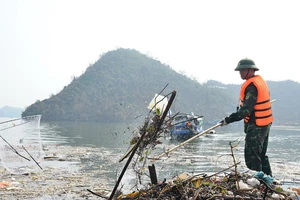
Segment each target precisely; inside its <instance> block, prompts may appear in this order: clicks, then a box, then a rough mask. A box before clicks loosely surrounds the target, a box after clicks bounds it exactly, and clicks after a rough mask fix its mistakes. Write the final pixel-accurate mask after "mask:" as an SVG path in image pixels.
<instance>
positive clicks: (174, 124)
mask: <svg viewBox="0 0 300 200" xmlns="http://www.w3.org/2000/svg"><path fill="white" fill-rule="evenodd" d="M203 120H204V118H203V116H197V115H194V114H193V113H191V114H185V113H178V114H177V115H175V116H173V117H171V121H170V122H171V123H170V126H169V134H170V136H171V139H188V138H190V137H193V136H194V135H197V134H199V133H201V132H202V131H203V127H202V124H203Z"/></svg>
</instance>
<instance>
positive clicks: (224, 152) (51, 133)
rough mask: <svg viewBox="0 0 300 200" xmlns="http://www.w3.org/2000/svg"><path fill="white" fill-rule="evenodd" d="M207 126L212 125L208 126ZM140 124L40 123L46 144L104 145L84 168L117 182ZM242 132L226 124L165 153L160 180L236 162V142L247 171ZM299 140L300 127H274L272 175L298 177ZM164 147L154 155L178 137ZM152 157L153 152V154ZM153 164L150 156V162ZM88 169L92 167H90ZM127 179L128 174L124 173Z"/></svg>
mask: <svg viewBox="0 0 300 200" xmlns="http://www.w3.org/2000/svg"><path fill="white" fill-rule="evenodd" d="M207 128H209V126H207V127H205V125H204V129H207ZM137 129H138V128H137V125H136V124H130V125H128V124H101V123H82V122H42V123H41V136H42V143H43V144H47V143H57V144H62V145H72V146H96V147H101V148H103V154H102V157H97V158H96V157H95V158H92V159H84V158H83V159H82V160H81V161H82V162H85V163H86V164H87V165H86V166H87V167H86V168H90V169H93V170H95V169H99V174H97V176H99V177H102V178H103V179H110V181H109V182H114V181H115V180H116V174H117V173H120V171H121V170H122V168H123V166H124V165H125V162H126V160H125V161H123V162H121V163H119V162H118V160H119V158H121V156H122V155H123V154H124V153H125V151H126V149H127V147H128V146H129V141H130V139H131V138H132V132H133V130H137ZM244 136H245V134H244V133H243V127H242V126H235V125H228V126H226V127H219V128H217V129H216V134H214V135H203V136H201V137H199V138H197V139H195V140H193V141H191V142H190V143H187V144H186V145H184V146H182V147H180V148H178V149H176V150H175V151H173V152H171V153H170V156H169V158H167V157H163V158H162V159H161V160H160V161H156V162H155V163H154V164H155V166H156V171H157V174H158V179H159V180H160V181H161V180H162V179H163V178H167V179H169V178H172V177H174V176H175V175H178V174H179V173H182V172H189V173H195V174H197V173H215V172H218V171H221V170H223V169H225V168H227V167H228V166H231V165H232V164H233V159H232V157H231V156H230V153H231V151H230V145H229V142H234V144H238V145H237V147H236V148H235V149H234V155H235V158H236V159H237V161H238V162H241V164H240V168H239V170H240V171H241V172H243V171H247V170H248V169H247V168H246V167H245V164H244V157H243V151H244ZM299 139H300V129H299V127H287V128H286V127H275V126H274V127H272V130H271V135H270V139H269V148H268V153H267V154H268V155H269V158H270V162H271V165H272V169H273V174H274V176H275V177H276V178H278V179H289V180H291V179H293V180H298V181H300V154H299V153H298V152H299V150H300V145H299V143H298V142H297V141H299ZM161 141H162V142H163V143H162V144H161V145H157V146H156V149H155V150H153V152H152V154H151V155H152V157H155V156H157V155H159V154H161V153H162V152H163V151H164V150H168V149H170V148H172V147H174V146H176V145H178V144H180V143H179V142H177V141H171V140H169V139H164V138H162V139H161ZM151 155H150V156H151ZM151 164H153V163H152V161H151V160H149V165H151ZM86 168H85V170H88V169H86ZM124 179H125V180H127V179H128V177H127V176H125V177H124Z"/></svg>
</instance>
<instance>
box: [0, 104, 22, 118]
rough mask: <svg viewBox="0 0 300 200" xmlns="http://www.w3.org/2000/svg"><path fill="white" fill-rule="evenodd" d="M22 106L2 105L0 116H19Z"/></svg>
mask: <svg viewBox="0 0 300 200" xmlns="http://www.w3.org/2000/svg"><path fill="white" fill-rule="evenodd" d="M22 112H23V109H22V108H14V107H9V106H4V107H2V108H0V117H21V114H22Z"/></svg>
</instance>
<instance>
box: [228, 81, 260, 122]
mask: <svg viewBox="0 0 300 200" xmlns="http://www.w3.org/2000/svg"><path fill="white" fill-rule="evenodd" d="M245 93H246V94H245V98H244V104H243V106H241V107H240V108H239V109H238V111H237V112H235V113H232V114H231V115H229V116H228V117H225V121H226V123H227V124H229V123H232V122H235V121H240V120H242V119H244V118H245V117H246V116H248V115H249V114H250V113H251V112H252V111H253V108H254V105H255V104H256V99H257V89H256V87H255V86H254V85H253V83H251V84H249V86H248V87H247V88H246V90H245Z"/></svg>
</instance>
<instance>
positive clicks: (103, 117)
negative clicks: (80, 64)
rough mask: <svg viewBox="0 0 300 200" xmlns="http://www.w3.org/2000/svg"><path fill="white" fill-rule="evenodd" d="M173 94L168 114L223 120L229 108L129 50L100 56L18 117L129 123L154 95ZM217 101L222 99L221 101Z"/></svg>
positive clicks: (226, 99) (215, 93)
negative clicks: (160, 93) (54, 93)
mask: <svg viewBox="0 0 300 200" xmlns="http://www.w3.org/2000/svg"><path fill="white" fill-rule="evenodd" d="M167 84H168V87H167V88H166V89H165V90H164V91H163V93H162V94H164V95H166V94H168V93H170V92H172V91H173V90H176V91H177V95H176V99H175V101H174V102H173V106H172V111H173V112H178V111H181V112H194V113H195V114H197V115H204V116H205V118H206V119H215V118H220V117H223V115H224V113H226V112H227V110H228V107H230V106H232V105H233V101H232V98H231V96H230V95H228V94H227V93H226V92H225V91H224V90H222V89H220V88H208V87H206V86H203V85H201V84H199V83H198V82H197V81H195V80H191V79H190V78H188V77H186V76H184V75H182V74H179V73H177V72H175V71H174V70H173V69H171V68H170V67H169V66H167V65H165V64H162V63H161V62H160V61H158V60H155V59H153V58H150V57H148V56H146V55H144V54H141V53H139V52H138V51H136V50H133V49H117V50H114V51H109V52H107V53H106V54H104V55H102V56H101V57H100V58H99V60H98V61H97V62H95V63H94V64H93V65H91V66H89V67H88V68H87V69H86V71H85V72H84V73H83V74H82V75H81V76H79V77H77V78H74V79H73V80H72V82H71V83H70V84H69V85H68V86H65V87H64V88H63V90H62V91H61V92H59V93H58V94H56V95H52V96H51V97H50V98H49V99H45V100H43V101H37V102H35V103H34V104H32V105H30V106H28V107H27V108H26V110H25V111H24V112H23V114H22V116H27V115H35V114H42V116H43V117H42V120H63V121H99V122H124V121H132V120H135V118H136V117H137V116H139V115H144V114H146V113H147V112H149V110H148V109H147V106H148V104H149V102H150V101H151V99H152V98H153V97H154V94H155V93H159V92H160V91H161V90H162V89H163V88H164V87H165V86H166V85H167ZM220 99H222V100H221V101H220Z"/></svg>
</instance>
